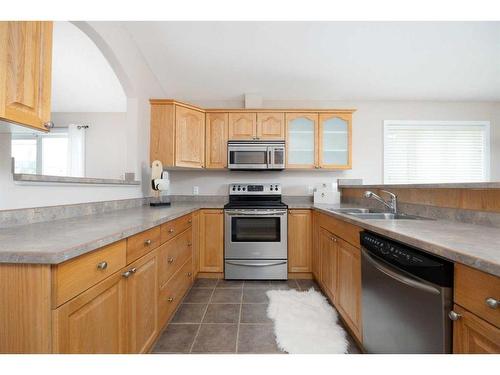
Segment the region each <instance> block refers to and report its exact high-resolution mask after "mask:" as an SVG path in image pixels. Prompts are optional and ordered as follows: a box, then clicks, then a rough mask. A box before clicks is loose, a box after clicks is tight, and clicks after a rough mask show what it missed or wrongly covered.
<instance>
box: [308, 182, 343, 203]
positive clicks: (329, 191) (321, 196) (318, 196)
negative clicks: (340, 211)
mask: <svg viewBox="0 0 500 375" xmlns="http://www.w3.org/2000/svg"><path fill="white" fill-rule="evenodd" d="M314 203H340V192H339V191H338V189H337V184H335V183H328V184H326V183H325V184H321V185H320V186H318V187H317V188H316V190H315V192H314Z"/></svg>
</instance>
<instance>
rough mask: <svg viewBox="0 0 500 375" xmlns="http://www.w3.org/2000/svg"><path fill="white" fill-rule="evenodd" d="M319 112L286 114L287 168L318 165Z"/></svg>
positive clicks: (309, 167) (308, 167) (304, 167)
mask: <svg viewBox="0 0 500 375" xmlns="http://www.w3.org/2000/svg"><path fill="white" fill-rule="evenodd" d="M317 143H318V114H317V113H287V114H286V168H300V169H312V168H316V167H317V166H318V152H317V150H318V146H317Z"/></svg>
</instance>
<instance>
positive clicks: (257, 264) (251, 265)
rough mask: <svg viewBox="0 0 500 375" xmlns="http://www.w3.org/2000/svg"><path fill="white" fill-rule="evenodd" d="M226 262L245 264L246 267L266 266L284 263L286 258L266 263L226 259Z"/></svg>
mask: <svg viewBox="0 0 500 375" xmlns="http://www.w3.org/2000/svg"><path fill="white" fill-rule="evenodd" d="M226 263H227V264H233V265H235V266H246V267H267V266H278V265H280V264H286V260H283V261H280V262H267V263H245V262H238V261H234V260H226Z"/></svg>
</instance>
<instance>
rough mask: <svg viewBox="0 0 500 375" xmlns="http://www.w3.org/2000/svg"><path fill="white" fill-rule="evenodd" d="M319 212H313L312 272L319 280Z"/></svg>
mask: <svg viewBox="0 0 500 375" xmlns="http://www.w3.org/2000/svg"><path fill="white" fill-rule="evenodd" d="M318 221H319V220H318V214H317V213H315V212H313V240H312V246H313V248H312V273H313V276H314V278H315V279H316V280H317V281H318V282H319V281H320V280H321V252H320V246H321V241H320V239H321V236H320V233H321V228H320V226H319V225H318Z"/></svg>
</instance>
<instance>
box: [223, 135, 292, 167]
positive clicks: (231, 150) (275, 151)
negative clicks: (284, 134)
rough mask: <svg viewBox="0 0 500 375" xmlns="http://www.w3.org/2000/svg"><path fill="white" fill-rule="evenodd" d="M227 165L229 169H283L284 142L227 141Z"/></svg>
mask: <svg viewBox="0 0 500 375" xmlns="http://www.w3.org/2000/svg"><path fill="white" fill-rule="evenodd" d="M227 163H228V168H229V169H243V170H245V169H246V170H248V169H268V170H269V169H274V170H280V169H284V168H285V141H229V142H228V143H227Z"/></svg>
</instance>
